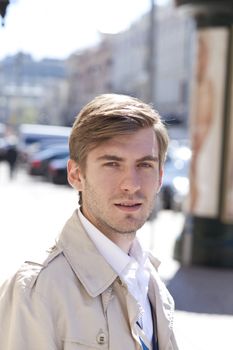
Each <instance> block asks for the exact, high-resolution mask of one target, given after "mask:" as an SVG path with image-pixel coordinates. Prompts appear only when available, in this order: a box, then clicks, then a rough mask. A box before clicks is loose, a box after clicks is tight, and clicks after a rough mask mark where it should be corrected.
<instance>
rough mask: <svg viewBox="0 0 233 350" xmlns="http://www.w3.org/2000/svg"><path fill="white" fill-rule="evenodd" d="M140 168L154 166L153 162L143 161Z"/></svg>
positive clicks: (139, 165)
mask: <svg viewBox="0 0 233 350" xmlns="http://www.w3.org/2000/svg"><path fill="white" fill-rule="evenodd" d="M138 167H139V168H154V166H153V164H152V163H149V162H143V163H139V164H138Z"/></svg>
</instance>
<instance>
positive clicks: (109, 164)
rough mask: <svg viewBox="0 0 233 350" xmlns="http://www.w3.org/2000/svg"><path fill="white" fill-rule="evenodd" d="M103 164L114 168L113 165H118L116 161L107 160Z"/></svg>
mask: <svg viewBox="0 0 233 350" xmlns="http://www.w3.org/2000/svg"><path fill="white" fill-rule="evenodd" d="M104 166H106V167H112V168H115V167H118V166H119V163H117V162H107V163H104Z"/></svg>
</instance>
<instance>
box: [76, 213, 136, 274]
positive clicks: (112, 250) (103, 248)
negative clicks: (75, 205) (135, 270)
mask: <svg viewBox="0 0 233 350" xmlns="http://www.w3.org/2000/svg"><path fill="white" fill-rule="evenodd" d="M78 215H79V219H80V221H81V223H82V225H83V227H84V229H85V230H86V232H87V234H88V236H89V237H90V239H91V240H92V242H93V243H94V244H95V246H96V248H97V249H98V251H99V252H100V254H101V255H102V256H103V257H104V258H105V260H106V261H107V262H108V263H109V265H110V266H111V267H112V268H113V270H114V271H115V272H116V273H117V274H118V275H119V276H120V275H121V273H122V271H123V270H124V269H125V268H126V266H127V265H128V264H129V263H130V260H131V259H130V257H129V255H128V254H126V253H125V252H124V251H123V250H122V249H120V248H119V247H118V246H117V245H116V244H115V243H113V242H112V241H111V240H110V239H108V238H107V237H106V236H105V235H104V234H103V233H101V232H100V231H99V230H98V229H97V228H96V227H95V226H94V225H93V224H92V223H91V222H90V221H89V220H88V219H87V218H86V217H85V216H84V215H83V214H82V212H81V210H80V209H79V210H78Z"/></svg>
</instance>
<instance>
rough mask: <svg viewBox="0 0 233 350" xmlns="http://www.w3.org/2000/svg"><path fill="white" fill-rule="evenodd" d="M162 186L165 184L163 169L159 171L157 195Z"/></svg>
mask: <svg viewBox="0 0 233 350" xmlns="http://www.w3.org/2000/svg"><path fill="white" fill-rule="evenodd" d="M162 184H163V168H161V169H160V170H159V181H158V189H157V193H159V191H160V189H161V186H162Z"/></svg>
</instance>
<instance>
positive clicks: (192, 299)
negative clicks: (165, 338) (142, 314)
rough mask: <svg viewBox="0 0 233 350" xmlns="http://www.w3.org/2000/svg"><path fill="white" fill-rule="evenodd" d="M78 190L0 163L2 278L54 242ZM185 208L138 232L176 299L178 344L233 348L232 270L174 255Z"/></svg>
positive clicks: (201, 349) (193, 348) (185, 348)
mask: <svg viewBox="0 0 233 350" xmlns="http://www.w3.org/2000/svg"><path fill="white" fill-rule="evenodd" d="M77 203H78V197H77V194H76V193H75V192H74V190H72V189H71V188H69V187H68V186H65V185H64V186H63V185H61V186H58V185H54V184H51V183H48V182H45V181H42V180H41V179H40V178H32V177H29V176H28V175H27V174H26V172H25V171H24V170H19V171H18V172H17V174H16V176H15V178H13V179H12V180H10V178H9V175H8V168H7V164H5V163H0V213H1V214H0V215H1V220H0V283H2V282H3V281H4V280H5V279H6V278H7V277H8V276H9V275H11V274H12V273H13V272H14V271H15V270H16V269H17V268H18V266H19V265H20V264H21V263H22V262H23V261H24V260H30V259H35V258H36V257H38V256H39V255H40V254H41V253H42V254H43V251H45V250H46V249H47V248H48V247H50V246H51V245H52V244H53V243H54V239H55V238H56V236H57V235H58V234H59V232H60V231H61V229H62V226H63V224H64V223H65V221H66V219H67V218H68V217H69V216H70V215H71V214H72V212H73V210H74V209H75V208H76V207H77ZM183 222H184V216H183V214H182V213H175V212H172V211H168V210H167V211H161V212H159V213H158V215H157V218H156V219H154V220H153V221H151V222H147V223H146V224H145V226H144V227H143V228H142V229H141V230H140V232H139V233H138V235H139V238H140V240H141V241H142V244H143V245H144V246H145V247H146V248H149V249H152V250H153V251H154V253H155V254H156V255H157V256H158V257H159V259H160V260H161V261H162V264H161V268H160V274H161V276H162V278H163V280H164V281H165V283H166V284H167V286H168V289H169V290H170V292H171V294H172V295H173V297H174V299H175V302H176V314H175V329H176V333H177V340H178V343H179V349H180V350H206V349H208V350H209V349H211V350H219V349H224V350H228V349H229V350H232V349H233V339H232V333H231V332H232V326H233V293H232V291H233V270H226V269H213V268H203V267H181V266H180V265H179V264H178V263H177V262H176V261H175V260H173V258H172V253H173V247H174V242H175V239H176V237H177V236H178V235H179V233H180V232H181V228H182V225H183Z"/></svg>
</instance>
